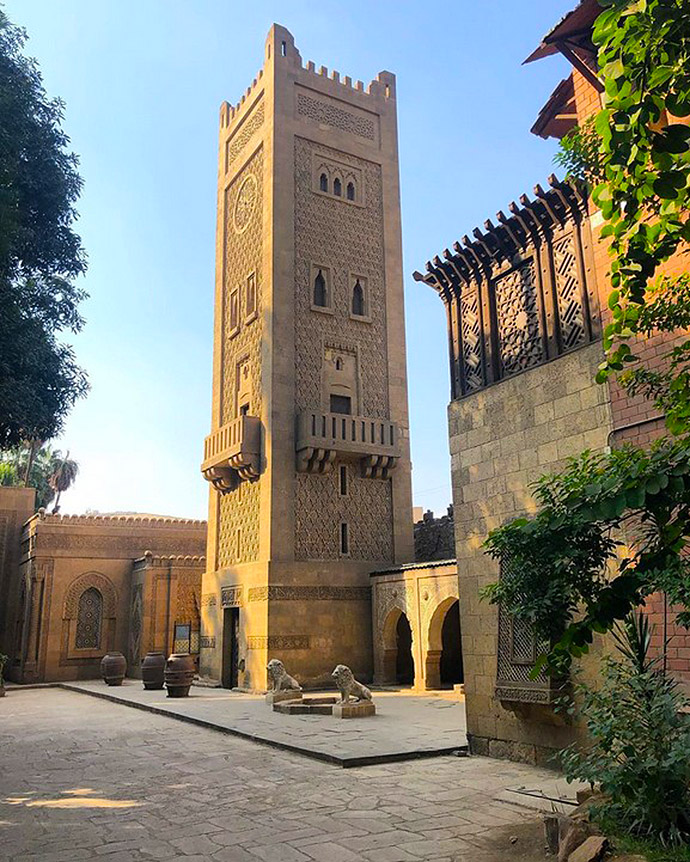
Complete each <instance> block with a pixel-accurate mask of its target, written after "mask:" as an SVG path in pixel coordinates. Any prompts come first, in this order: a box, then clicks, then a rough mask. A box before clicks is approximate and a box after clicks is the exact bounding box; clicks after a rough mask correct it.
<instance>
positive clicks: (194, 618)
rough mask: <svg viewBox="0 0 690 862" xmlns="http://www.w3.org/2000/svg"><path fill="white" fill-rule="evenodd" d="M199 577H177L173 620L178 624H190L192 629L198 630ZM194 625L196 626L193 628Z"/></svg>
mask: <svg viewBox="0 0 690 862" xmlns="http://www.w3.org/2000/svg"><path fill="white" fill-rule="evenodd" d="M200 590H201V577H200V576H199V575H195V574H192V575H189V574H186V575H178V578H177V602H176V606H175V618H176V619H177V621H178V622H181V623H186V622H191V623H192V628H197V629H198V628H199V625H198V621H199V593H200ZM195 623H196V626H195Z"/></svg>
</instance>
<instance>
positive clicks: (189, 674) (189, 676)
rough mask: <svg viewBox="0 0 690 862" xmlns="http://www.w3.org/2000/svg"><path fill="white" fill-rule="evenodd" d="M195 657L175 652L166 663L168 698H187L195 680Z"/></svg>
mask: <svg viewBox="0 0 690 862" xmlns="http://www.w3.org/2000/svg"><path fill="white" fill-rule="evenodd" d="M194 673H195V667H194V656H193V655H190V654H189V653H182V652H174V653H173V654H172V655H171V656H170V658H168V660H167V662H166V663H165V685H166V687H167V689H168V697H187V695H188V694H189V689H190V688H191V686H192V680H193V679H194Z"/></svg>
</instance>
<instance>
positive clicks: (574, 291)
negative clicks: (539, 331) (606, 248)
mask: <svg viewBox="0 0 690 862" xmlns="http://www.w3.org/2000/svg"><path fill="white" fill-rule="evenodd" d="M552 248H553V266H554V272H555V281H556V299H557V302H558V319H559V323H560V328H561V341H562V349H563V350H570V349H571V348H573V347H577V346H578V345H579V344H583V343H584V342H585V341H586V340H587V333H586V329H585V316H584V310H583V308H582V292H581V289H580V278H579V275H578V268H577V258H576V254H577V250H576V248H575V237H574V236H573V234H572V233H569V234H567V236H564V237H562V238H561V239H559V240H558V241H557V242H555V243H554V244H553V247H552Z"/></svg>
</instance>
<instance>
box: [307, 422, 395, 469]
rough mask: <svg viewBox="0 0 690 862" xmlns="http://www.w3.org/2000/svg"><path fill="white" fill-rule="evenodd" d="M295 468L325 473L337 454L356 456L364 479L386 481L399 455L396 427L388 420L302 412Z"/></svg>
mask: <svg viewBox="0 0 690 862" xmlns="http://www.w3.org/2000/svg"><path fill="white" fill-rule="evenodd" d="M296 449H297V468H298V470H299V471H300V472H303V473H325V472H327V471H328V470H330V469H331V467H332V465H333V462H334V461H335V458H336V456H337V455H339V454H340V455H342V454H351V455H358V456H360V458H361V460H362V468H363V472H364V475H365V476H369V477H377V478H386V477H387V476H388V474H389V472H390V470H392V469H393V467H394V466H395V463H396V460H397V458H398V457H399V456H400V448H399V445H398V428H397V426H396V425H395V423H394V422H390V421H389V420H388V419H372V418H369V417H366V416H346V415H343V414H342V413H316V412H306V413H300V414H299V415H298V416H297V443H296Z"/></svg>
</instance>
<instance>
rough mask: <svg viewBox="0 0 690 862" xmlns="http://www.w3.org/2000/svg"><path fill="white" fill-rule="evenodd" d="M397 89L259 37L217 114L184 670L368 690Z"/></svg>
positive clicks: (287, 40) (390, 394)
mask: <svg viewBox="0 0 690 862" xmlns="http://www.w3.org/2000/svg"><path fill="white" fill-rule="evenodd" d="M395 87H396V83H395V77H394V76H393V75H391V74H390V73H388V72H382V73H381V74H380V75H378V77H377V79H376V80H375V81H372V82H371V84H370V85H369V86H368V88H367V89H366V90H365V89H364V86H363V85H362V83H361V82H357V83H356V84H355V85H354V86H353V82H352V81H351V80H350V79H349V78H347V77H346V78H344V79H343V80H341V79H340V76H339V74H338V73H337V72H333V73H331V74H330V75H329V74H328V72H327V70H326V69H324V68H323V67H322V68H321V69H320V70H318V71H317V70H316V69H315V67H314V64H313V63H308V64H307V65H306V67H305V66H303V64H302V60H301V58H300V55H299V52H298V50H297V48H296V47H295V43H294V39H293V37H292V35H291V34H290V33H289V32H288V31H287V30H285V29H284V28H282V27H280V26H278V25H274V26H273V27H272V29H271V31H270V33H269V35H268V38H267V40H266V46H265V54H264V65H263V68H262V69H261V71H260V72H259V74H258V76H257V78H256V79H255V80H254V82H253V83H252V85H251V86H250V87H249V89H248V90H247V92H246V93H245V95H244V96H243V97H242V100H241V101H240V102H239V103H238V104H237V105H236V106H235V107H231V106H230V105H228V104H224V105H223V106H222V108H221V117H220V140H219V170H218V230H217V247H216V263H217V265H216V300H215V303H216V315H215V335H214V345H215V346H214V369H213V410H212V433H211V434H210V436H209V437H208V438H207V440H206V444H205V457H204V462H203V465H202V470H203V472H204V475H205V476H206V478H207V479H208V480H209V481H210V482H211V488H210V500H209V527H208V546H207V568H206V571H205V573H204V578H203V590H202V593H203V594H202V629H203V630H202V644H201V672H202V675H204V676H205V677H207V678H208V679H210V680H213V681H216V682H220V683H222V684H223V685H226V686H230V687H233V686H240V687H243V688H247V689H259V690H262V689H265V688H266V663H267V660H268V659H269V658H279V659H282V660H283V661H284V662H285V664H286V666H288V667H289V668H290V669H291V673H294V674H295V676H296V677H297V678H298V680H299V681H300V683H302V684H303V685H305V686H312V687H313V686H316V685H319V684H323V683H329V682H330V681H331V680H330V672H331V670H332V668H333V667H334V666H335V665H336V664H338V663H339V662H340V661H342V660H343V658H344V657H346V658H347V661H348V664H349V665H350V666H351V667H352V670H353V671H354V673H355V675H356V676H357V677H359V678H362V679H366V680H368V679H371V675H372V631H371V610H370V609H371V591H370V586H369V573H370V572H371V571H372V569H375V568H382V567H384V566H386V565H391V564H395V563H403V562H407V561H409V560H411V559H412V558H413V541H412V517H411V494H410V464H409V440H408V416H407V382H406V371H405V333H404V316H403V295H402V272H401V239H400V200H399V180H398V154H397V127H396V101H395Z"/></svg>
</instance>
